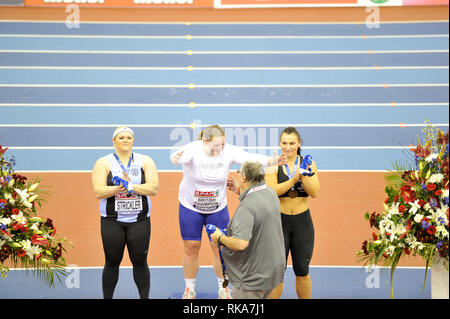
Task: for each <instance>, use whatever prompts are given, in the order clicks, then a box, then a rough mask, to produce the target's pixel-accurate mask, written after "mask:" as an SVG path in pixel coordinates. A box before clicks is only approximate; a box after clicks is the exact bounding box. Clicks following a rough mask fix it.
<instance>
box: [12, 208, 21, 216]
mask: <svg viewBox="0 0 450 319" xmlns="http://www.w3.org/2000/svg"><path fill="white" fill-rule="evenodd" d="M19 213H20V210H19V209H18V208H13V209H12V214H13V215H19Z"/></svg>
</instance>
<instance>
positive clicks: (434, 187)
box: [427, 183, 436, 192]
mask: <svg viewBox="0 0 450 319" xmlns="http://www.w3.org/2000/svg"><path fill="white" fill-rule="evenodd" d="M435 189H436V184H434V183H431V184H428V185H427V190H428V191H430V192H431V191H434V190H435Z"/></svg>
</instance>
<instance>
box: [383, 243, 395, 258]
mask: <svg viewBox="0 0 450 319" xmlns="http://www.w3.org/2000/svg"><path fill="white" fill-rule="evenodd" d="M394 251H395V246H392V245H391V246H389V247H387V248H386V250H385V252H386V254H388V255H389V256H392V255H393V254H394Z"/></svg>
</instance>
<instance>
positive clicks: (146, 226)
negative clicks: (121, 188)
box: [101, 217, 151, 299]
mask: <svg viewBox="0 0 450 319" xmlns="http://www.w3.org/2000/svg"><path fill="white" fill-rule="evenodd" d="M150 231H151V225H150V218H146V219H144V220H142V221H139V222H134V223H123V222H117V221H114V220H109V219H106V218H104V217H102V219H101V235H102V242H103V250H104V252H105V267H104V268H103V274H102V286H103V298H105V299H111V298H112V297H113V294H114V289H115V287H116V284H117V281H118V279H119V266H120V262H121V261H122V257H123V252H124V250H125V245H127V249H128V254H129V256H130V260H131V262H132V264H133V278H134V282H135V283H136V286H137V288H138V291H139V296H140V298H141V299H148V297H149V293H150V270H149V268H148V264H147V254H148V247H149V243H150Z"/></svg>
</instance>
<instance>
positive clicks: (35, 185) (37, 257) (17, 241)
mask: <svg viewBox="0 0 450 319" xmlns="http://www.w3.org/2000/svg"><path fill="white" fill-rule="evenodd" d="M6 150H7V148H3V147H2V146H1V145H0V274H1V275H2V277H3V278H6V276H7V273H8V271H9V267H8V266H7V265H6V262H7V261H9V264H10V265H11V264H12V265H13V266H14V267H16V266H19V267H21V268H26V269H32V270H33V272H34V273H35V274H36V275H37V277H39V278H42V279H44V280H45V281H47V282H48V283H49V284H50V285H52V286H54V278H55V276H56V277H57V278H58V279H59V280H61V279H60V276H61V275H64V274H66V272H65V260H64V258H63V257H62V254H63V251H65V248H64V246H63V244H64V243H65V242H66V239H65V238H63V239H61V238H57V237H56V236H55V235H56V227H55V225H54V223H53V221H52V220H51V219H50V218H47V219H44V218H42V217H39V216H37V215H36V211H37V210H36V206H41V201H42V198H41V197H40V195H42V194H43V193H44V192H43V191H42V190H40V189H39V184H40V181H39V179H34V180H32V181H30V182H29V181H28V179H27V177H25V176H21V175H19V174H16V173H15V172H14V166H15V159H14V158H11V159H9V160H7V159H6V158H5V156H4V154H5V152H6Z"/></svg>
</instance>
